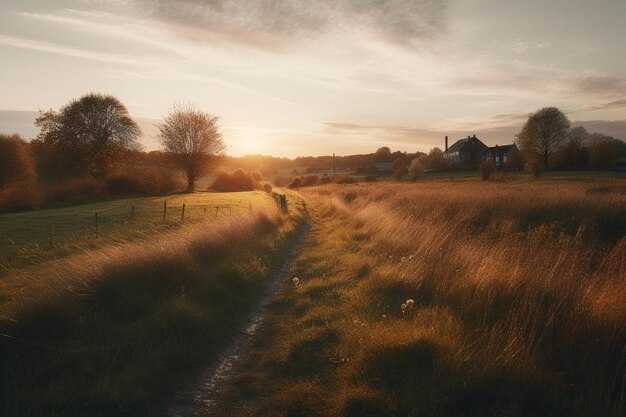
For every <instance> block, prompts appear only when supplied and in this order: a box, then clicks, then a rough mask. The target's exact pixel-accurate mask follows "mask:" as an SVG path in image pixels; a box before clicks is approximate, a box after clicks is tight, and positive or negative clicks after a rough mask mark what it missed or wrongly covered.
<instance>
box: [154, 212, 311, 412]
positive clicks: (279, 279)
mask: <svg viewBox="0 0 626 417" xmlns="http://www.w3.org/2000/svg"><path fill="white" fill-rule="evenodd" d="M309 230H310V224H306V225H305V226H304V227H303V230H302V231H301V232H300V234H299V235H298V236H297V237H296V239H295V243H294V245H293V247H292V249H291V251H290V252H289V254H288V255H287V257H286V258H285V260H284V262H283V264H282V265H281V266H280V267H279V268H278V269H277V270H276V271H275V272H274V273H273V277H272V280H271V281H270V283H269V285H268V286H267V288H266V290H265V293H264V295H263V298H262V299H261V300H260V301H259V303H258V304H257V307H256V308H255V309H254V311H253V313H252V315H251V316H250V318H249V319H248V321H247V323H246V324H245V325H244V326H243V327H242V328H241V329H240V331H239V333H238V334H237V336H236V337H235V340H234V341H233V342H232V344H231V345H230V346H229V347H228V348H227V349H226V350H225V351H224V353H223V354H222V355H221V356H220V357H219V359H218V360H217V362H216V363H214V364H213V365H212V366H210V367H208V368H207V369H206V370H205V371H204V372H203V373H202V374H201V376H200V377H199V378H198V382H197V386H196V389H195V390H194V391H192V393H191V394H190V395H187V396H185V398H187V400H186V401H183V400H178V401H177V402H175V403H174V404H172V406H170V407H169V409H168V410H167V411H166V415H167V416H168V417H196V416H201V417H204V416H210V415H211V409H212V407H213V405H214V403H215V400H216V399H217V397H218V396H219V394H220V392H221V390H222V388H223V387H224V385H225V384H226V382H227V381H228V380H229V379H230V378H231V376H232V373H233V370H234V369H235V368H236V364H237V363H238V362H239V361H240V360H241V359H242V357H243V356H244V355H245V353H246V351H247V350H248V347H249V345H250V342H251V340H252V338H253V336H254V334H255V332H256V330H257V328H258V327H259V325H260V324H261V322H262V321H263V318H264V317H265V315H266V312H267V307H268V305H269V303H270V301H271V299H272V297H273V296H274V294H275V293H276V291H277V290H278V288H279V286H280V285H281V283H283V282H284V281H285V280H286V279H287V274H288V273H289V269H290V267H291V264H292V263H293V261H294V260H295V259H296V257H297V256H298V254H299V253H300V252H301V251H302V249H303V247H304V243H305V240H306V237H307V235H308V232H309Z"/></svg>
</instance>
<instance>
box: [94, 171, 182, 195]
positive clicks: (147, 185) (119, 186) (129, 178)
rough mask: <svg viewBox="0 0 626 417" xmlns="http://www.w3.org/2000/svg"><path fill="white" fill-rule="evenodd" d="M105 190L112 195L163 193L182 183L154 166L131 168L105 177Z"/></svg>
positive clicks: (179, 188) (176, 187)
mask: <svg viewBox="0 0 626 417" xmlns="http://www.w3.org/2000/svg"><path fill="white" fill-rule="evenodd" d="M105 184H106V190H107V192H108V193H109V194H113V195H129V194H165V193H171V192H174V191H179V190H181V189H182V187H183V185H182V184H181V183H180V182H179V181H177V180H175V179H174V178H173V177H172V175H171V174H168V173H167V172H165V171H163V170H160V169H158V168H154V167H142V168H135V169H133V172H132V173H118V174H114V175H111V176H110V177H108V178H106V179H105Z"/></svg>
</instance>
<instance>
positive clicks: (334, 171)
mask: <svg viewBox="0 0 626 417" xmlns="http://www.w3.org/2000/svg"><path fill="white" fill-rule="evenodd" d="M336 175H337V170H336V169H335V153H334V152H333V177H334V176H336Z"/></svg>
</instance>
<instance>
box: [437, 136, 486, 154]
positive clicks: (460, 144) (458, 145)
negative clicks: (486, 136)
mask: <svg viewBox="0 0 626 417" xmlns="http://www.w3.org/2000/svg"><path fill="white" fill-rule="evenodd" d="M474 140H477V141H479V142H480V143H482V142H481V141H480V139H478V138H477V137H476V135H474V136H471V137H470V136H468V137H466V138H464V139H459V140H457V141H456V142H454V144H453V145H452V146H450V147H449V148H448V150H446V151H444V153H450V152H457V151H460V150H461V149H462V148H463V147H464V146H465V145H467V144H469V143H470V142H472V141H474Z"/></svg>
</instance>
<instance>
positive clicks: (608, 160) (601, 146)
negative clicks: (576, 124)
mask: <svg viewBox="0 0 626 417" xmlns="http://www.w3.org/2000/svg"><path fill="white" fill-rule="evenodd" d="M623 158H626V143H624V142H623V141H621V140H619V139H616V138H614V137H613V136H607V135H603V134H600V133H594V134H592V135H591V151H590V153H589V166H590V167H591V168H593V169H611V168H613V167H614V166H615V163H616V162H617V161H619V160H620V159H623Z"/></svg>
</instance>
